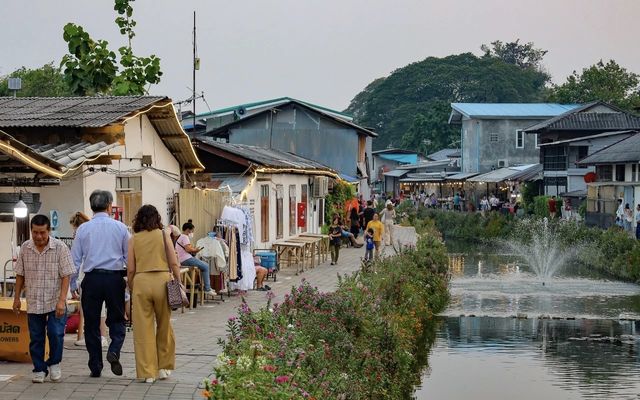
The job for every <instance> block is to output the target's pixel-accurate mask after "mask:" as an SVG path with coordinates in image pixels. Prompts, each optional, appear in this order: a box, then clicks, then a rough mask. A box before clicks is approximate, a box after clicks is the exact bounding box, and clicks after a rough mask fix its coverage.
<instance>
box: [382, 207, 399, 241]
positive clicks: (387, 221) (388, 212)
mask: <svg viewBox="0 0 640 400" xmlns="http://www.w3.org/2000/svg"><path fill="white" fill-rule="evenodd" d="M380 214H382V217H383V219H384V245H385V246H389V245H393V224H394V223H395V220H396V210H394V208H393V204H391V202H387V206H386V207H385V208H384V209H383V210H382V212H381V213H380Z"/></svg>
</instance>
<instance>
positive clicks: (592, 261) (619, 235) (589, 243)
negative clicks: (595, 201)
mask: <svg viewBox="0 0 640 400" xmlns="http://www.w3.org/2000/svg"><path fill="white" fill-rule="evenodd" d="M410 218H411V219H413V220H425V219H426V220H432V221H433V222H434V223H435V225H436V227H437V228H438V230H440V232H442V234H443V235H444V237H445V238H455V239H460V240H464V241H472V242H489V243H491V242H492V241H495V240H499V239H507V238H510V237H512V236H513V235H514V234H516V232H515V231H516V228H517V226H518V224H524V225H525V227H526V220H524V222H523V219H522V218H515V217H513V216H511V215H503V214H500V213H496V212H492V213H487V214H486V215H484V216H483V215H482V214H481V213H460V212H446V211H439V210H429V209H424V208H421V209H420V210H419V211H417V212H414V213H413V214H412V215H411V216H410ZM528 218H532V219H536V218H539V217H536V216H529V217H528ZM551 223H552V224H554V227H553V230H554V234H555V235H556V237H557V240H558V241H559V244H560V245H561V246H565V247H571V248H577V251H576V260H577V261H578V262H579V263H580V264H582V265H584V266H587V267H589V268H592V269H595V270H598V271H601V272H603V273H605V274H607V275H609V276H611V277H614V278H616V279H621V280H626V281H633V282H640V242H639V241H638V240H636V239H635V238H632V237H630V236H629V234H628V233H626V232H624V231H623V230H622V229H620V228H618V227H612V228H610V229H607V230H602V229H600V228H596V227H587V226H585V225H584V224H582V223H578V222H559V221H553V222H551Z"/></svg>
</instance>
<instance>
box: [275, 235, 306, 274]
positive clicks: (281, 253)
mask: <svg viewBox="0 0 640 400" xmlns="http://www.w3.org/2000/svg"><path fill="white" fill-rule="evenodd" d="M305 246H306V244H305V243H299V242H287V241H283V242H275V243H274V244H273V246H272V249H273V250H275V251H276V253H277V254H278V260H280V263H282V262H285V263H286V264H287V267H290V266H291V264H295V265H296V275H298V273H300V272H304V250H305Z"/></svg>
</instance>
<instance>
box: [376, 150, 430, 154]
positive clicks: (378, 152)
mask: <svg viewBox="0 0 640 400" xmlns="http://www.w3.org/2000/svg"><path fill="white" fill-rule="evenodd" d="M385 153H396V154H420V153H418V152H417V151H413V150H405V149H384V150H374V151H372V152H371V154H374V155H378V154H385Z"/></svg>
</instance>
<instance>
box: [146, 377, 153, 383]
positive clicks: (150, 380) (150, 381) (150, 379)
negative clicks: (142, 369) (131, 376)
mask: <svg viewBox="0 0 640 400" xmlns="http://www.w3.org/2000/svg"><path fill="white" fill-rule="evenodd" d="M155 381H156V380H155V378H147V379H145V380H144V383H153V382H155Z"/></svg>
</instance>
